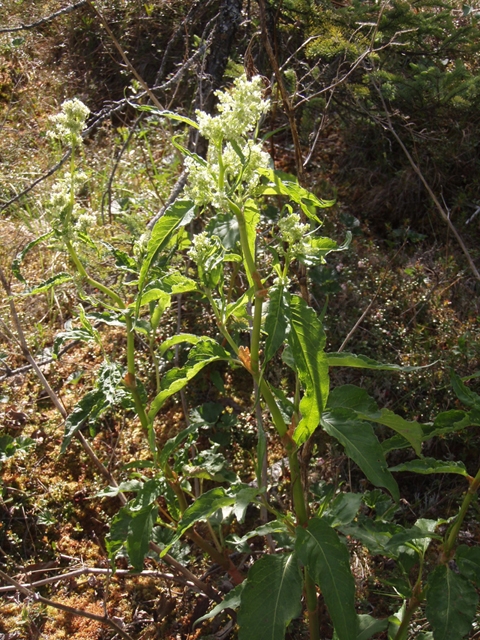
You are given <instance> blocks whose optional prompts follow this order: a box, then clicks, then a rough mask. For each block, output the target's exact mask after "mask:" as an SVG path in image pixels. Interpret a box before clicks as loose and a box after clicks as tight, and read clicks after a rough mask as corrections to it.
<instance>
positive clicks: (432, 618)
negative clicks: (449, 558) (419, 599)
mask: <svg viewBox="0 0 480 640" xmlns="http://www.w3.org/2000/svg"><path fill="white" fill-rule="evenodd" d="M427 587H428V588H427V606H426V609H425V613H426V616H427V620H428V621H429V623H430V624H431V626H432V630H433V637H434V638H435V640H461V638H463V637H465V636H466V635H467V633H469V632H470V630H471V628H472V622H473V619H474V617H475V612H476V609H477V604H478V595H477V592H476V590H475V587H474V586H473V585H472V584H471V582H469V581H468V580H467V579H466V578H465V577H464V576H462V575H461V574H459V573H455V572H454V571H452V570H451V569H449V568H448V567H447V566H446V565H442V566H440V567H437V568H436V569H435V570H434V571H432V573H431V574H430V575H429V576H428V580H427Z"/></svg>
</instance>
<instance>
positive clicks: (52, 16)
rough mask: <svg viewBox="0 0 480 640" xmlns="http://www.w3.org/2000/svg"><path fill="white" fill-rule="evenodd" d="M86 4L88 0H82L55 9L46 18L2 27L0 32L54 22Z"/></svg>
mask: <svg viewBox="0 0 480 640" xmlns="http://www.w3.org/2000/svg"><path fill="white" fill-rule="evenodd" d="M84 4H87V2H86V0H80V2H77V3H75V4H71V5H69V6H68V7H65V8H64V9H60V10H59V11H55V13H51V14H50V15H49V16H45V17H44V18H40V20H36V21H35V22H31V23H30V24H23V23H22V24H20V25H19V26H17V27H1V28H0V33H14V32H15V31H25V30H26V29H34V28H35V27H40V26H42V24H47V23H48V22H52V20H55V18H58V17H60V16H64V15H66V14H67V13H71V12H72V11H75V9H78V8H79V7H83V5H84Z"/></svg>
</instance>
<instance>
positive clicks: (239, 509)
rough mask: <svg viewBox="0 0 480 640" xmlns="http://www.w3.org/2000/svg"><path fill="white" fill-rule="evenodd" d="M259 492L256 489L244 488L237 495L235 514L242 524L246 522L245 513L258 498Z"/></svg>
mask: <svg viewBox="0 0 480 640" xmlns="http://www.w3.org/2000/svg"><path fill="white" fill-rule="evenodd" d="M258 493H259V490H258V489H257V488H256V487H243V488H242V489H240V491H238V492H237V493H236V495H235V503H234V507H233V512H234V514H235V517H236V519H237V520H238V522H239V523H240V524H243V522H244V520H245V512H246V511H247V507H248V505H249V504H251V503H252V502H253V500H254V499H255V498H256V497H257V495H258Z"/></svg>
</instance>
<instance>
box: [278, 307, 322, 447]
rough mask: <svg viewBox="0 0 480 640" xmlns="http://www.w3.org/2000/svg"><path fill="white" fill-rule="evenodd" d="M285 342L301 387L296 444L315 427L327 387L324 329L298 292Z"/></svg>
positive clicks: (308, 435) (303, 440)
mask: <svg viewBox="0 0 480 640" xmlns="http://www.w3.org/2000/svg"><path fill="white" fill-rule="evenodd" d="M288 343H289V345H290V347H291V350H292V353H293V355H294V359H295V367H296V370H297V373H298V377H299V379H300V382H301V384H302V387H303V389H304V395H303V397H302V399H301V401H300V412H301V414H302V418H301V420H300V422H299V423H298V425H297V428H296V429H295V432H294V435H293V438H294V440H295V442H296V443H297V444H298V445H300V444H302V443H303V442H305V441H306V440H307V439H308V438H309V437H310V436H311V435H312V433H313V432H314V431H315V429H316V428H317V427H318V425H319V423H320V416H321V413H322V411H323V409H324V407H325V404H326V402H327V397H328V391H329V377H328V363H327V359H326V357H325V353H324V351H323V348H324V346H325V333H324V331H323V326H322V323H321V322H320V320H319V318H318V316H317V314H316V313H315V311H314V310H313V309H311V308H310V307H309V306H308V305H307V303H306V302H305V301H304V300H303V299H302V298H300V297H298V296H292V297H291V300H290V333H289V335H288Z"/></svg>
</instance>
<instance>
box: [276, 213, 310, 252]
mask: <svg viewBox="0 0 480 640" xmlns="http://www.w3.org/2000/svg"><path fill="white" fill-rule="evenodd" d="M278 230H279V235H280V238H281V239H282V241H283V242H285V243H287V244H288V247H289V252H290V255H291V256H292V257H294V258H303V257H306V256H309V255H310V254H311V253H312V246H311V242H310V238H309V237H308V232H309V231H310V229H309V226H308V224H303V223H302V222H301V221H300V216H299V215H298V213H289V214H288V215H287V216H285V217H284V218H281V219H280V220H279V221H278Z"/></svg>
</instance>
